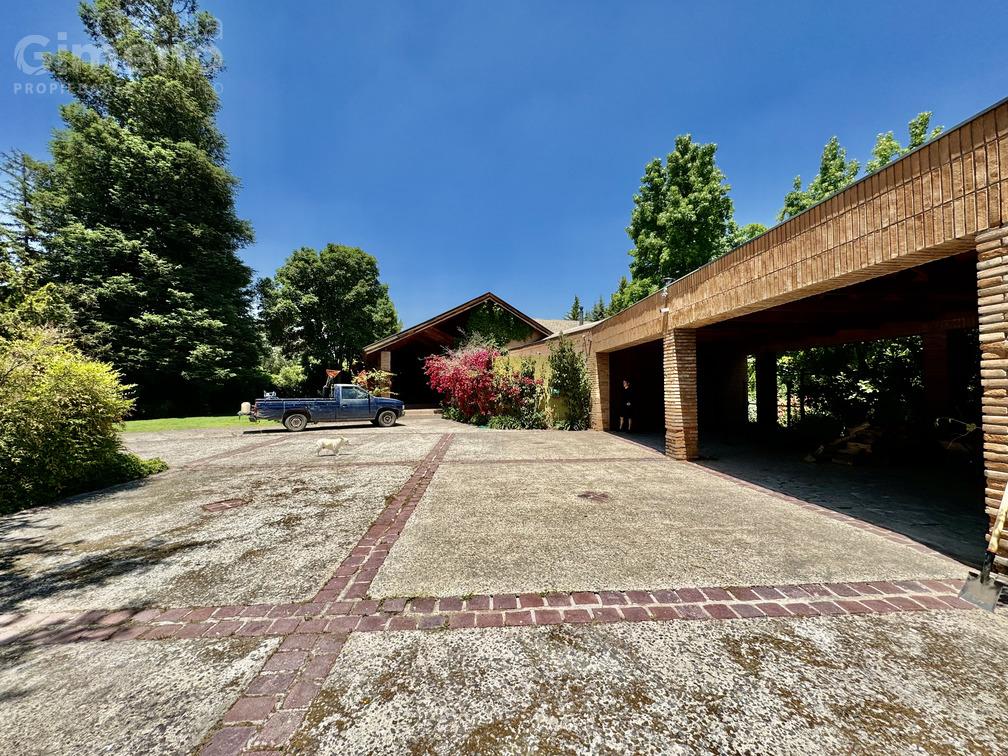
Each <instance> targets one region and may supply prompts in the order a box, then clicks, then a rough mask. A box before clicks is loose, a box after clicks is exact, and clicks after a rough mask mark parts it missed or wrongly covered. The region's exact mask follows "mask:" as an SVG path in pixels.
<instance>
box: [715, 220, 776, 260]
mask: <svg viewBox="0 0 1008 756" xmlns="http://www.w3.org/2000/svg"><path fill="white" fill-rule="evenodd" d="M766 230H767V227H766V226H764V225H763V224H762V223H747V224H746V225H744V226H740V225H739V224H738V223H736V222H735V221H734V220H732V221H729V223H728V235H727V236H726V237H725V247H726V249H725V252H730V251H731V250H733V249H735V248H736V247H741V246H742V245H743V244H745V243H746V242H747V241H749V240H750V239H755V238H756V237H757V236H759V235H760V234H762V233H765V232H766Z"/></svg>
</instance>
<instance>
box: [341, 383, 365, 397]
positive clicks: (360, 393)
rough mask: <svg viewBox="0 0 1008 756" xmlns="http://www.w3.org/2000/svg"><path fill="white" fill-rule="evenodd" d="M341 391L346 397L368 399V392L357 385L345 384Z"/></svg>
mask: <svg viewBox="0 0 1008 756" xmlns="http://www.w3.org/2000/svg"><path fill="white" fill-rule="evenodd" d="M341 391H342V392H343V398H344V399H367V398H368V392H367V391H365V390H364V389H362V388H359V387H357V386H344V387H343V388H342V389H341Z"/></svg>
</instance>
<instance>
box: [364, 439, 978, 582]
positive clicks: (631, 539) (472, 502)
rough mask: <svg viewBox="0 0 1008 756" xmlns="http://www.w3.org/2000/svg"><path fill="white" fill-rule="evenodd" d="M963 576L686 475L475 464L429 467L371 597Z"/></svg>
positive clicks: (798, 511) (659, 469) (647, 467)
mask: <svg viewBox="0 0 1008 756" xmlns="http://www.w3.org/2000/svg"><path fill="white" fill-rule="evenodd" d="M592 435H596V434H592ZM456 443H458V441H456ZM453 448H454V445H453ZM582 494H585V495H588V494H591V495H593V496H594V498H583V497H582V496H581V495H582ZM598 494H601V495H603V497H604V499H605V500H599V499H598V497H597V496H596V495H598ZM964 575H965V568H964V567H963V566H962V565H961V564H959V563H957V562H955V561H953V560H951V559H948V558H945V557H942V556H940V555H937V554H933V553H921V552H919V551H916V550H914V549H912V548H910V547H909V546H907V545H901V544H895V543H891V542H889V541H887V540H885V539H884V538H882V537H881V536H879V535H876V534H873V533H869V532H865V531H863V530H858V529H856V528H853V527H851V526H850V525H847V524H844V523H840V522H836V521H833V520H830V519H828V518H826V517H824V516H822V515H820V514H818V513H815V512H809V511H807V510H805V509H802V508H800V507H798V506H796V505H794V504H792V503H789V502H786V501H782V500H781V499H779V498H777V497H774V496H771V495H769V494H767V493H764V492H760V491H754V490H752V489H748V488H743V487H741V486H739V485H737V484H735V483H734V482H732V481H727V480H724V479H721V478H718V477H716V476H713V475H711V474H709V473H707V472H705V471H704V470H703V469H701V468H699V467H696V466H694V465H688V464H681V463H676V462H671V461H669V462H657V463H653V464H641V463H638V462H633V461H630V462H607V463H605V464H603V465H599V464H595V463H592V462H577V463H565V464H545V463H544V464H541V465H536V466H535V467H534V468H527V469H518V470H517V471H516V469H515V467H514V466H511V465H502V464H493V463H490V462H487V463H486V464H483V465H478V466H477V465H447V464H446V465H442V466H441V468H440V469H439V470H438V471H437V473H436V475H435V476H434V479H433V480H432V481H431V484H430V487H429V488H428V490H427V492H426V494H425V496H424V498H423V500H422V501H421V502H420V505H419V506H418V507H417V510H416V512H415V513H414V514H413V516H412V518H411V519H410V521H409V522H408V523H407V525H406V528H405V529H404V531H403V533H402V536H401V537H400V539H399V541H398V542H397V543H396V544H395V546H394V547H393V548H392V550H391V551H390V553H389V557H388V559H387V561H386V562H385V564H384V566H383V567H382V569H381V571H380V572H379V573H378V576H377V578H376V579H375V582H374V584H373V586H372V589H371V593H372V595H376V596H427V595H430V596H454V595H466V594H472V593H511V592H523V591H532V592H539V591H554V590H555V591H575V590H596V589H649V588H659V587H679V586H686V585H718V586H723V585H759V584H783V583H805V582H841V581H846V580H879V579H896V580H899V579H912V578H926V577H959V578H961V577H963V576H964Z"/></svg>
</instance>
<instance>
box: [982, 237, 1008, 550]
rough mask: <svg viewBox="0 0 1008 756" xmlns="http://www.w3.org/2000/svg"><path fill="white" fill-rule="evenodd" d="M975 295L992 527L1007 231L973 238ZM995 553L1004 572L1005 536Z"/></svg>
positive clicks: (1004, 366)
mask: <svg viewBox="0 0 1008 756" xmlns="http://www.w3.org/2000/svg"><path fill="white" fill-rule="evenodd" d="M977 293H978V299H977V303H978V309H979V313H980V384H981V386H982V387H983V396H982V398H981V402H982V406H983V438H984V468H985V472H986V475H987V488H986V499H985V504H986V509H987V514H988V516H989V517H990V522H991V524H993V520H994V516H995V515H996V514H997V509H998V507H999V506H1000V504H1001V496H1002V494H1003V493H1004V489H1005V484H1006V482H1008V226H1003V227H1001V228H998V229H994V230H990V231H986V232H984V233H981V234H978V235H977ZM988 536H989V532H988ZM998 554H999V558H998V563H999V565H1000V566H1001V567H1008V537H1006V538H1005V539H1003V540H1002V541H1001V548H1000V549H999V552H998Z"/></svg>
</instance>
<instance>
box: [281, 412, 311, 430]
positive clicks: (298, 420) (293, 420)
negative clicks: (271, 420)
mask: <svg viewBox="0 0 1008 756" xmlns="http://www.w3.org/2000/svg"><path fill="white" fill-rule="evenodd" d="M283 424H284V428H286V429H287V430H289V431H294V432H295V433H296V432H297V431H303V430H304V429H305V428H307V427H308V417H307V415H302V414H301V413H300V412H294V413H292V414H290V415H287V417H285V418H284V421H283Z"/></svg>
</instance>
